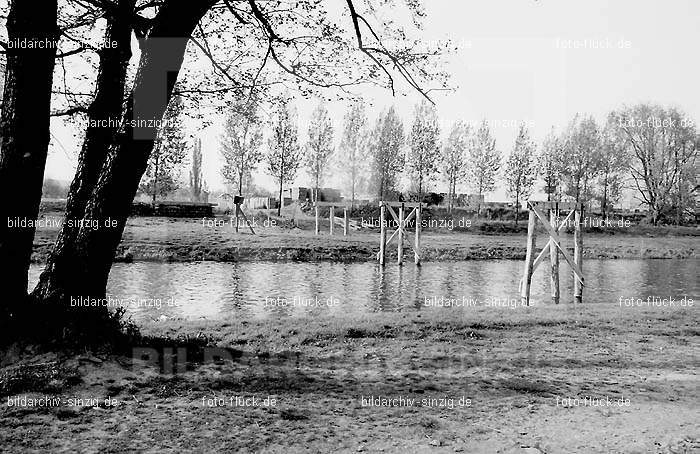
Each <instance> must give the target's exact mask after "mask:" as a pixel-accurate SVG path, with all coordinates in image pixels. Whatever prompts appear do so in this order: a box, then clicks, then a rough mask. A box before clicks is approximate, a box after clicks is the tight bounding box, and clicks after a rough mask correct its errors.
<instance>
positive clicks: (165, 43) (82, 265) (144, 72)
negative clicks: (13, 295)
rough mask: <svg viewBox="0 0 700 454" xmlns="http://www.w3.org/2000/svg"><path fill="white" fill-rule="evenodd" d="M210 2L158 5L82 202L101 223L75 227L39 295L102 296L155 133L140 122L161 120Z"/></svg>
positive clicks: (64, 298) (54, 298)
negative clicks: (116, 126) (116, 124)
mask: <svg viewBox="0 0 700 454" xmlns="http://www.w3.org/2000/svg"><path fill="white" fill-rule="evenodd" d="M214 3H215V2H214V1H213V0H208V1H206V2H201V3H200V2H185V1H175V0H173V1H169V2H166V3H164V4H163V6H162V7H161V8H160V10H159V12H158V15H157V16H156V18H155V19H154V26H153V28H152V29H151V32H150V34H149V35H148V38H146V39H145V40H144V41H143V42H142V43H141V46H140V47H141V50H142V53H141V61H140V62H139V69H138V71H137V74H136V79H135V82H134V88H133V90H132V93H131V94H130V96H129V97H128V99H127V103H126V111H125V113H124V118H123V121H122V126H121V127H120V130H119V132H118V134H117V137H116V140H115V143H114V145H112V146H111V147H110V149H109V151H108V153H107V159H106V162H105V164H104V166H103V168H102V170H101V172H100V175H99V178H98V180H97V183H96V185H95V188H94V191H93V193H92V196H91V197H90V199H89V201H88V203H87V205H86V207H85V214H84V219H89V220H93V221H99V228H97V229H94V228H91V227H90V226H87V225H84V226H81V227H80V228H79V229H78V231H77V236H76V240H75V244H74V245H72V247H71V249H72V250H70V251H67V253H66V256H67V257H69V259H68V260H65V261H61V262H60V263H57V264H56V266H55V267H54V268H53V270H51V272H50V274H51V275H50V276H47V277H46V278H45V279H44V283H43V285H41V286H40V287H38V288H37V289H36V291H35V294H36V295H37V296H39V297H41V298H42V299H44V300H48V301H51V302H58V303H62V304H64V305H65V304H67V303H68V302H69V300H70V298H71V297H78V296H83V297H92V298H103V297H104V296H105V291H106V285H107V278H108V277H109V271H110V269H111V266H112V260H113V259H114V255H115V253H116V250H117V247H118V245H119V242H120V241H121V236H122V233H123V231H124V227H125V225H126V221H127V217H128V215H129V212H130V209H131V203H132V201H133V198H134V196H135V194H136V191H137V189H138V185H139V181H140V180H141V177H142V175H143V173H144V171H145V170H146V166H147V164H148V158H149V156H150V154H151V152H152V151H153V146H154V142H155V138H156V135H157V130H156V129H155V128H153V127H140V124H141V123H142V122H143V121H145V122H147V123H150V124H153V122H154V121H155V120H160V119H162V117H163V114H164V113H165V110H166V107H167V103H168V102H169V100H170V98H171V96H172V91H173V87H174V86H175V82H176V80H177V76H178V73H179V70H180V67H181V65H182V61H183V58H184V52H185V47H186V45H187V41H188V38H189V36H190V35H191V33H192V31H193V30H194V28H195V26H196V25H197V23H198V22H199V20H200V19H201V17H202V16H203V15H204V14H205V13H206V12H207V11H208V9H209V8H210V7H211V6H212V5H213V4H214ZM149 126H150V125H149Z"/></svg>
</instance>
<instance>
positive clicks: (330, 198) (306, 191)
mask: <svg viewBox="0 0 700 454" xmlns="http://www.w3.org/2000/svg"><path fill="white" fill-rule="evenodd" d="M313 194H314V189H313V188H304V187H300V186H299V187H293V188H287V189H285V190H284V191H282V198H283V199H284V204H285V206H286V205H289V204H290V203H293V202H306V201H307V200H309V201H311V200H313V199H314V196H313ZM318 199H319V202H342V201H343V197H342V196H341V195H340V190H339V189H334V188H319V189H318Z"/></svg>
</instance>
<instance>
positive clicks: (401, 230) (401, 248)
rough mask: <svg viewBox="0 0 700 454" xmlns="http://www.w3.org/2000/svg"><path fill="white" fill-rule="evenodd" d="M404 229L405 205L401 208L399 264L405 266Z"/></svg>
mask: <svg viewBox="0 0 700 454" xmlns="http://www.w3.org/2000/svg"><path fill="white" fill-rule="evenodd" d="M403 228H404V211H403V205H402V206H400V207H399V226H398V229H399V247H398V256H399V258H398V263H399V265H403V241H404V239H403V234H404V232H403Z"/></svg>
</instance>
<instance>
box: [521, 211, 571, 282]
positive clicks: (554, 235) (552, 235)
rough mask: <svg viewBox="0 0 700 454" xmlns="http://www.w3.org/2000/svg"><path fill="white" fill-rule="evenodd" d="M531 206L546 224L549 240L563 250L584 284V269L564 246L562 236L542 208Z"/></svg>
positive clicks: (567, 260) (563, 253)
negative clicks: (555, 229)
mask: <svg viewBox="0 0 700 454" xmlns="http://www.w3.org/2000/svg"><path fill="white" fill-rule="evenodd" d="M531 208H532V211H533V212H534V213H535V215H537V217H538V218H539V219H540V221H541V222H542V224H543V225H544V227H545V230H547V233H549V240H550V241H554V244H556V246H557V248H558V249H559V250H560V251H561V253H562V255H563V256H564V259H565V260H566V262H567V263H568V264H569V266H570V267H571V269H572V270H574V273H575V274H576V276H577V277H578V279H579V281H580V282H581V284H583V271H582V270H581V267H579V266H578V264H577V263H576V262H574V259H573V258H572V257H571V256H570V255H569V252H568V251H567V250H566V249H564V248H563V247H562V245H561V238H559V234H558V233H557V232H555V231H554V229H553V228H552V226H551V225H550V223H549V220H548V219H547V218H546V217H545V216H544V214H542V211H540V209H539V208H538V207H537V206H534V205H531Z"/></svg>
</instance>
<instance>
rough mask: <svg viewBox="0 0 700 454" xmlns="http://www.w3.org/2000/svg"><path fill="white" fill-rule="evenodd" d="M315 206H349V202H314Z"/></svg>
mask: <svg viewBox="0 0 700 454" xmlns="http://www.w3.org/2000/svg"><path fill="white" fill-rule="evenodd" d="M314 206H315V207H349V206H350V204H349V203H348V202H314Z"/></svg>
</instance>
